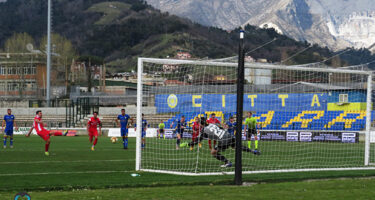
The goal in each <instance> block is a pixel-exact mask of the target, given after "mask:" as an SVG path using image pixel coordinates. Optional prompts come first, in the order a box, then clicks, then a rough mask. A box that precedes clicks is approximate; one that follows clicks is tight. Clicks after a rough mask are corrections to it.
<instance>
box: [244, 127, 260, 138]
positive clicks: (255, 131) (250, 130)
mask: <svg viewBox="0 0 375 200" xmlns="http://www.w3.org/2000/svg"><path fill="white" fill-rule="evenodd" d="M252 135H254V136H257V130H256V129H253V128H252V129H250V128H249V129H247V133H246V138H247V139H251V136H252Z"/></svg>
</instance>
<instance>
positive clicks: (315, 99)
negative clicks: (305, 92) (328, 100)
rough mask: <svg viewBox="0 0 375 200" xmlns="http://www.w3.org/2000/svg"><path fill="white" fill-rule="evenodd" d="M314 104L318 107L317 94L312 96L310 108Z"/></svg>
mask: <svg viewBox="0 0 375 200" xmlns="http://www.w3.org/2000/svg"><path fill="white" fill-rule="evenodd" d="M315 104H316V105H317V106H318V107H320V102H319V97H318V95H317V94H314V96H313V98H312V101H311V107H314V106H315Z"/></svg>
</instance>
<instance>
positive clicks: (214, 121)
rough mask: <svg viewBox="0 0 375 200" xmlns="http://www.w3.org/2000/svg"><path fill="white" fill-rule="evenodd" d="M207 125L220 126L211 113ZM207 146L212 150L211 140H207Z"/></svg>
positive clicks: (214, 115)
mask: <svg viewBox="0 0 375 200" xmlns="http://www.w3.org/2000/svg"><path fill="white" fill-rule="evenodd" d="M207 124H215V125H220V121H219V120H218V119H217V118H216V114H215V113H212V114H211V117H210V119H208V120H207ZM208 146H209V147H210V149H212V146H211V140H208ZM215 146H216V140H214V147H215Z"/></svg>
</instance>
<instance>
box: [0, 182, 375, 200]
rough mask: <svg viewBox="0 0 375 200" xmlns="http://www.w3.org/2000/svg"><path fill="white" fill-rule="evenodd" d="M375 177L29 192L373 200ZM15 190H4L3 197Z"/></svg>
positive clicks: (66, 197) (38, 195)
mask: <svg viewBox="0 0 375 200" xmlns="http://www.w3.org/2000/svg"><path fill="white" fill-rule="evenodd" d="M373 188H375V179H346V180H320V181H305V182H287V183H267V184H255V185H252V186H248V187H246V186H244V187H235V186H173V187H151V188H149V187H148V188H144V187H140V188H125V189H98V190H75V191H56V192H29V193H28V194H29V195H30V196H31V197H32V198H33V199H38V200H43V199H46V200H47V199H59V200H74V199H77V200H86V199H111V200H115V199H197V198H198V197H199V198H201V199H207V200H209V199H213V200H218V199H255V200H256V199H350V200H352V199H373V198H374V196H375V190H373ZM14 195H15V193H10V192H0V199H11V198H12V197H13V196H14Z"/></svg>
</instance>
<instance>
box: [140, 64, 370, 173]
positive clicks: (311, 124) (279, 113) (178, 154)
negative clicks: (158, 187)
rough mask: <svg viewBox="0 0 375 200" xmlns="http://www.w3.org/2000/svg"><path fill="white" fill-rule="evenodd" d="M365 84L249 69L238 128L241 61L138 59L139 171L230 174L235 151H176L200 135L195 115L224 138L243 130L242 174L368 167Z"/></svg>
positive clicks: (336, 72)
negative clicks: (216, 125)
mask: <svg viewBox="0 0 375 200" xmlns="http://www.w3.org/2000/svg"><path fill="white" fill-rule="evenodd" d="M371 79H372V75H371V73H370V72H368V71H360V70H348V69H345V70H343V69H330V68H307V67H298V66H280V65H272V64H267V63H246V64H245V86H244V97H243V98H244V107H243V118H244V121H243V122H236V98H237V95H236V92H237V91H236V90H237V89H236V88H237V87H236V83H237V63H221V62H209V61H207V62H206V61H189V60H172V59H152V58H139V60H138V105H137V109H138V113H137V124H143V126H144V129H140V128H138V129H137V156H136V157H137V162H136V169H137V170H143V171H151V172H161V173H174V174H187V175H202V174H203V175H204V174H228V173H234V163H235V149H234V148H232V146H231V145H229V146H226V147H225V148H222V147H221V146H220V145H221V143H220V141H214V140H212V141H209V140H208V139H207V138H204V139H203V140H202V141H201V142H200V143H199V144H198V143H196V144H195V145H192V144H191V145H188V146H186V147H182V146H181V145H180V144H186V143H188V142H191V141H193V140H194V138H195V137H197V134H199V126H195V127H194V125H195V124H194V123H195V121H196V120H198V121H199V120H200V118H201V117H205V118H206V119H208V122H209V123H213V122H215V121H216V122H217V120H218V121H219V123H220V125H219V126H220V127H221V128H222V129H223V130H225V131H226V133H225V134H232V135H233V134H238V133H235V131H232V129H234V130H235V128H234V127H235V126H236V125H238V126H241V127H242V133H240V134H242V145H243V147H246V148H248V149H251V152H245V151H244V152H242V170H243V173H258V172H282V171H313V170H340V169H342V170H346V169H362V168H369V166H370V164H371V162H372V161H374V158H375V157H374V155H373V154H370V152H371V151H370V149H374V148H373V146H372V145H374V144H370V127H371V114H372V107H371V106H372V104H371V101H372V99H371ZM369 80H370V82H369ZM151 111H153V112H151ZM250 112H251V114H250ZM142 113H144V117H143V122H142V121H141V120H142ZM247 118H249V119H248V120H247V121H248V122H249V123H247V122H246V121H245V119H247ZM250 118H251V119H250ZM255 120H256V123H255V124H254V121H255ZM146 121H147V124H146ZM197 124H198V123H197ZM138 127H140V126H138ZM143 131H144V133H142V132H143ZM144 134H155V135H157V136H156V137H151V138H150V137H147V138H146V137H145V138H146V139H145V140H143V139H142V135H144ZM209 142H211V145H210V144H209ZM211 148H213V149H215V148H216V149H218V150H219V153H220V155H221V156H223V157H225V159H223V158H222V157H218V156H216V155H212V154H211ZM254 152H258V154H255V153H254ZM228 162H232V163H233V166H232V167H230V166H227V167H223V166H222V165H223V164H225V163H228Z"/></svg>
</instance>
